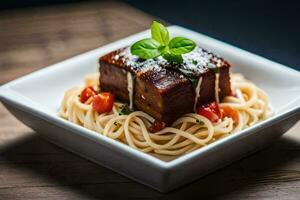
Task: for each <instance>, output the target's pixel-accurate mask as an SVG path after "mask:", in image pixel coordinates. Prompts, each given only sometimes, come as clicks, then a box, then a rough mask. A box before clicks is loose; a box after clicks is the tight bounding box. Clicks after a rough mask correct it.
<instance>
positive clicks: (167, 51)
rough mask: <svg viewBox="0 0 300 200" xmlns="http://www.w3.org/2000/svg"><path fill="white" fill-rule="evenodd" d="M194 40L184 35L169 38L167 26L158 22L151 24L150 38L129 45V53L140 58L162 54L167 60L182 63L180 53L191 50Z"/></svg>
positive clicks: (194, 45) (193, 46)
mask: <svg viewBox="0 0 300 200" xmlns="http://www.w3.org/2000/svg"><path fill="white" fill-rule="evenodd" d="M195 47H196V44H195V42H193V41H192V40H190V39H187V38H184V37H174V38H172V39H171V40H170V36H169V32H168V30H167V28H166V27H165V26H164V25H162V24H161V23H159V22H156V21H153V23H152V25H151V38H146V39H142V40H140V41H138V42H136V43H134V44H133V45H132V46H131V49H130V50H131V54H133V55H136V56H139V57H140V58H142V59H150V58H156V57H158V56H162V57H163V58H164V59H166V60H167V61H169V62H175V63H182V62H183V58H182V54H185V53H188V52H190V51H192V50H193V49H194V48H195Z"/></svg>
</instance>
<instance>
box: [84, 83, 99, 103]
mask: <svg viewBox="0 0 300 200" xmlns="http://www.w3.org/2000/svg"><path fill="white" fill-rule="evenodd" d="M95 95H96V91H95V90H94V88H93V87H92V86H90V87H86V88H84V90H82V92H81V95H80V102H81V103H85V102H86V101H87V100H88V99H89V98H90V97H93V96H95Z"/></svg>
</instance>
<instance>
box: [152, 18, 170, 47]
mask: <svg viewBox="0 0 300 200" xmlns="http://www.w3.org/2000/svg"><path fill="white" fill-rule="evenodd" d="M151 36H152V39H154V40H156V41H157V42H159V43H160V44H162V45H167V44H168V43H169V41H170V36H169V31H168V30H167V28H166V27H165V26H164V25H162V24H161V23H158V22H157V21H153V23H152V25H151Z"/></svg>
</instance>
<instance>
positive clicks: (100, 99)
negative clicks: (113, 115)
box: [92, 92, 115, 114]
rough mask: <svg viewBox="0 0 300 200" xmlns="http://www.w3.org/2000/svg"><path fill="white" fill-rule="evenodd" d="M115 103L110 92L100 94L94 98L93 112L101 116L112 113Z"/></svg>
mask: <svg viewBox="0 0 300 200" xmlns="http://www.w3.org/2000/svg"><path fill="white" fill-rule="evenodd" d="M114 102H115V97H114V95H113V94H111V93H109V92H100V93H99V94H97V95H95V96H94V101H93V105H92V107H93V110H94V111H96V112H98V113H99V114H101V113H105V112H110V111H111V110H112V107H113V105H114Z"/></svg>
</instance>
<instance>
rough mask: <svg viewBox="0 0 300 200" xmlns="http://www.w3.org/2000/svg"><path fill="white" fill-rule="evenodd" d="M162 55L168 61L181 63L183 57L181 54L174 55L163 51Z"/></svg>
mask: <svg viewBox="0 0 300 200" xmlns="http://www.w3.org/2000/svg"><path fill="white" fill-rule="evenodd" d="M162 57H163V58H164V59H166V60H167V61H169V62H174V63H182V62H183V58H182V56H181V55H175V54H172V53H169V52H166V53H163V54H162Z"/></svg>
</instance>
